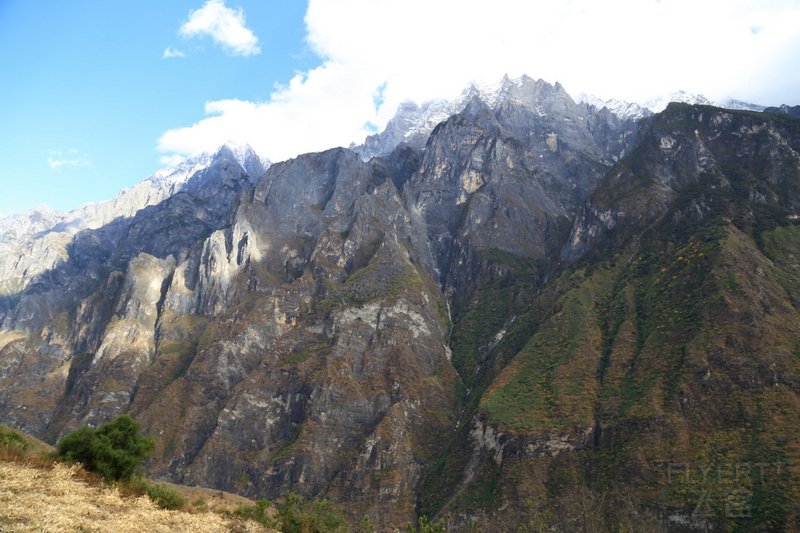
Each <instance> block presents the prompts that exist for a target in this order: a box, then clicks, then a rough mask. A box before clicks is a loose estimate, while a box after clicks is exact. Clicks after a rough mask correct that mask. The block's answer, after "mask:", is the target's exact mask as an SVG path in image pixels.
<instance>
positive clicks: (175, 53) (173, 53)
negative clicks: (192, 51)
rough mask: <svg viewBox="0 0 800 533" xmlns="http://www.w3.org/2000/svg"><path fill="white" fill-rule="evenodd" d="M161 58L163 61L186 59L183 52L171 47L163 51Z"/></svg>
mask: <svg viewBox="0 0 800 533" xmlns="http://www.w3.org/2000/svg"><path fill="white" fill-rule="evenodd" d="M161 57H162V58H163V59H171V58H173V57H186V54H184V53H183V51H181V50H178V49H177V48H172V47H171V46H168V47H166V48H165V49H164V53H163V54H161Z"/></svg>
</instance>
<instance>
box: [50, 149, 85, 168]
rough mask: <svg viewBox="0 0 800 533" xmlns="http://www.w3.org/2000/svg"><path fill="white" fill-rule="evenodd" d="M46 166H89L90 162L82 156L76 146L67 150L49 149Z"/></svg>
mask: <svg viewBox="0 0 800 533" xmlns="http://www.w3.org/2000/svg"><path fill="white" fill-rule="evenodd" d="M47 166H49V167H50V168H51V169H53V170H58V169H59V168H63V167H90V166H92V163H91V162H90V161H89V160H88V159H86V157H85V156H83V155H82V154H81V152H80V150H78V149H77V148H70V149H68V150H50V151H49V152H48V156H47Z"/></svg>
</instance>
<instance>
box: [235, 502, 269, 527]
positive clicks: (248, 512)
mask: <svg viewBox="0 0 800 533" xmlns="http://www.w3.org/2000/svg"><path fill="white" fill-rule="evenodd" d="M268 512H269V501H267V500H258V501H257V502H256V503H255V505H240V506H239V507H238V508H237V509H236V510H235V511H234V512H233V514H235V515H236V516H240V517H242V518H245V519H249V520H254V521H256V522H258V523H259V524H261V525H263V526H265V527H270V528H271V527H275V520H273V519H272V518H271V517H270V516H269V514H268Z"/></svg>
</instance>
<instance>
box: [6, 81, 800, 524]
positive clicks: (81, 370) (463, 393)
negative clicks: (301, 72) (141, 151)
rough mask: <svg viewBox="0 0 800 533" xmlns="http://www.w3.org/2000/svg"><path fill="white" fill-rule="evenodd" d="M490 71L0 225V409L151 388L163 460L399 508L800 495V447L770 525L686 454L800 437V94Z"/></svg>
mask: <svg viewBox="0 0 800 533" xmlns="http://www.w3.org/2000/svg"><path fill="white" fill-rule="evenodd" d="M467 96H469V97H468V98H466V97H465V100H464V102H463V106H462V105H461V104H459V111H458V112H457V113H455V114H453V115H452V116H449V117H448V118H447V119H446V120H444V121H443V122H441V123H440V124H438V125H437V126H436V127H435V128H434V129H432V131H430V132H429V133H430V135H429V136H428V135H427V134H428V132H427V131H426V132H424V134H423V133H420V135H423V136H425V138H426V139H427V140H426V142H425V144H424V149H423V148H422V143H417V144H414V143H411V144H410V145H409V144H400V145H397V146H394V145H395V142H394V140H392V139H394V137H393V138H392V139H389V137H391V136H389V137H383V138H381V139H383V140H382V141H381V142H384V141H385V142H384V144H381V148H380V151H381V153H385V155H383V156H381V157H374V158H372V159H370V160H369V161H364V160H363V159H364V157H363V156H364V151H363V150H362V151H361V153H357V152H354V151H350V150H345V149H334V150H329V151H327V152H322V153H317V154H306V155H302V156H299V157H297V158H295V159H292V160H289V161H285V162H282V163H278V164H275V165H272V166H269V168H265V167H266V166H267V165H263V164H262V163H261V162H260V161H259V160H258V159H257V158H255V156H253V155H248V153H246V152H242V153H239V152H237V151H235V150H231V149H223V150H221V151H220V152H219V153H217V154H216V155H215V156H213V157H210V158H208V159H207V160H204V161H203V162H201V164H198V165H197V166H196V167H192V168H191V169H188V170H186V169H185V171H184V174H181V176H182V177H181V178H180V179H179V180H178V179H177V178H176V183H177V182H178V181H179V182H180V184H179V185H176V186H175V187H174V188H172V189H170V191H169V193H168V194H166V193H165V194H164V197H163V198H162V199H160V200H159V201H158V202H155V201H153V202H150V201H146V202H140V204H141V207H139V208H138V209H135V210H134V209H131V210H130V213H127V212H126V214H125V215H124V216H120V217H112V218H109V217H106V218H107V220H106V219H103V222H102V224H97V225H88V224H85V225H84V226H83V227H82V229H81V230H80V231H77V230H75V231H70V232H66V231H56V230H55V229H54V228H56V227H58V224H59V222H54V221H55V220H63V218H60V219H59V218H58V217H59V216H61V215H51V214H47V213H40V215H39V216H38V218H37V219H36V220H34V219H33V218H27V219H25V220H28V221H30V222H29V224H28V226H27V227H29V229H25V230H24V231H17V233H16V234H15V235H14V238H13V239H12V238H11V237H10V236H9V235H10V234H9V233H8V231H10V230H9V229H8V228H11V227H12V226H11V225H7V226H8V228H7V227H6V226H0V228H3V231H5V232H6V237H4V238H3V242H4V243H5V244H4V246H6V247H7V249H9V250H11V249H12V248H13V250H14V253H16V254H17V255H18V257H17V260H15V261H10V260H8V259H4V262H2V265H7V268H6V267H3V268H4V269H5V270H3V272H6V274H4V275H7V276H8V277H7V278H6V279H7V280H11V281H8V283H7V284H6V285H4V291H5V292H4V294H3V296H2V297H0V323H1V324H2V330H1V331H0V418H2V420H3V421H7V422H10V423H12V424H14V425H16V426H19V427H21V428H24V429H26V430H28V431H30V432H32V433H34V434H37V435H42V436H46V437H47V438H48V439H50V440H55V439H57V438H58V437H60V436H62V435H64V434H65V432H67V431H69V430H71V429H74V428H75V427H77V426H78V425H81V424H87V423H88V424H98V423H101V422H103V421H106V420H108V419H109V418H111V417H113V416H114V415H115V414H117V413H120V412H128V413H131V414H133V415H134V416H135V417H136V418H137V419H139V420H141V421H142V423H143V426H144V428H145V429H146V430H147V431H148V432H149V433H151V434H152V435H154V436H155V437H156V440H157V443H158V445H157V453H156V455H155V457H154V458H153V459H152V461H151V462H150V464H148V469H149V470H150V471H151V473H152V474H154V475H156V476H161V477H164V478H168V479H171V480H174V481H178V482H182V483H188V484H191V483H199V484H204V485H209V486H215V487H219V488H221V489H226V490H231V491H236V492H239V493H242V494H246V495H248V496H252V497H268V498H278V497H280V496H281V495H284V494H286V493H287V492H288V491H294V492H296V493H300V494H303V495H305V496H308V497H320V496H327V497H333V498H335V499H337V500H339V501H340V502H342V504H343V505H344V506H345V508H346V509H347V511H348V512H349V513H350V515H351V516H352V517H354V518H360V517H362V516H364V515H369V516H370V517H371V520H372V522H373V523H375V524H377V525H379V526H380V527H382V528H390V527H404V525H405V524H406V523H407V522H408V521H410V520H412V519H413V518H414V517H415V516H416V515H417V514H426V515H429V516H442V517H445V518H446V519H447V520H448V521H449V522H450V523H451V524H452V525H453V526H455V527H457V528H467V527H469V524H470V523H471V522H477V525H478V527H480V528H482V529H485V530H497V531H502V530H507V529H509V528H511V527H512V526H519V525H525V526H526V527H531V528H537V527H549V526H557V527H562V528H568V529H571V528H573V527H572V526H573V525H574V523H575V522H574V521H575V520H578V522H579V523H580V524H584V525H586V526H587V527H589V524H595V523H597V524H603V526H602V527H605V528H614V527H618V528H625V527H633V528H642V527H646V528H651V529H657V528H658V527H671V526H675V525H676V524H683V525H687V524H688V525H689V526H697V527H705V526H707V525H709V524H714V525H718V524H722V525H731V524H733V525H739V524H740V523H741V524H745V525H747V524H751V525H756V526H758V527H762V526H763V527H772V526H774V525H776V524H777V525H778V526H780V525H781V524H787V523H789V521H791V520H796V516H795V514H792V513H793V511H791V508H790V506H789V505H788V504H785V502H787V501H791V500H790V498H793V497H794V494H796V492H795V491H796V490H797V486H798V485H797V482H796V480H797V478H796V473H795V472H794V471H792V470H791V469H789V468H787V469H784V470H783V471H782V472H783V474H781V476H784V477H780V479H778V478H776V480H777V481H776V482H775V483H771V482H770V483H761V484H758V483H755V481H753V479H752V476H751V478H748V480H749V481H748V482H747V483H749V484H747V485H742V486H743V487H744V488H745V489H746V490H748V491H750V494H751V496H752V498H751V500H748V501H749V502H750V505H751V509H757V510H758V512H757V513H756V515H754V516H755V518H753V522H752V523H747V524H746V523H745V522H742V521H741V520H740V521H739V522H737V521H736V520H738V519H733V518H731V517H729V516H725V515H724V513H723V511H724V509H725V501H723V500H722V499H719V498H717V499H716V500H709V502H710V503H709V506H710V508H711V509H712V511H713V512H712V513H710V514H709V515H708V516H704V517H702V519H697V517H693V516H692V515H691V508H692V506H693V505H694V504H696V502H695V500H696V496H697V494H696V493H695V492H696V491H695V492H692V490H694V489H696V488H697V487H688V486H685V485H684V484H681V483H679V482H676V483H672V481H673V480H672V479H670V480H669V481H670V482H668V483H665V482H663V481H664V478H663V477H662V476H661V474H662V473H664V472H663V468H664V464H665V463H664V461H667V462H668V463H669V464H672V463H675V464H683V465H690V467H694V466H703V467H706V466H708V465H709V464H714V465H717V464H720V462H723V463H725V464H728V463H732V462H735V461H738V462H740V463H742V462H748V461H749V462H754V461H756V460H759V461H762V462H766V461H772V463H770V464H773V463H775V464H777V463H778V462H780V461H791V460H795V459H796V456H797V451H796V449H794V448H793V444H791V443H793V442H797V441H798V437H799V436H798V435H796V427H795V426H796V424H790V423H789V420H790V419H791V417H793V416H796V415H797V414H798V410H797V408H796V405H797V404H798V403H797V402H798V399H797V395H798V393H800V389H798V383H799V382H798V378H797V376H798V375H800V374H798V372H799V370H798V368H797V353H796V350H797V346H798V345H800V322H798V320H800V318H798V317H800V315H798V308H797V305H798V302H800V292H798V289H797V287H800V281H798V279H800V278H798V276H800V270H798V267H797V264H796V263H797V260H796V259H797V255H798V254H799V253H800V251H798V250H797V246H796V244H795V243H796V241H797V240H798V239H797V237H798V236H799V235H796V234H797V231H796V226H795V225H794V224H795V221H796V220H797V219H798V213H800V205H798V204H799V203H800V157H798V150H800V134H798V124H797V121H796V119H793V118H791V117H788V116H780V115H772V114H761V113H748V112H734V111H725V110H720V109H717V108H712V107H704V106H687V105H673V106H670V107H669V108H668V109H667V110H666V111H665V112H664V113H661V114H659V115H656V116H654V117H651V118H649V119H647V120H646V121H645V122H642V123H640V124H635V123H633V122H630V121H624V120H621V119H620V118H618V116H616V115H614V114H612V113H610V112H609V111H608V110H607V109H603V110H598V109H597V108H595V107H594V106H591V105H587V104H577V103H575V102H574V101H573V100H572V99H571V98H570V97H569V95H567V94H566V93H565V92H564V90H563V88H562V87H561V86H559V85H558V84H556V85H555V86H553V85H549V84H547V83H545V82H542V81H541V80H540V81H534V80H531V79H530V78H522V79H521V80H516V81H513V82H512V81H511V80H506V81H505V82H504V83H503V84H501V86H500V88H499V89H497V90H495V91H494V92H492V93H491V94H488V93H485V92H483V93H482V92H481V91H478V90H477V89H476V90H474V91H473V92H472V93H471V94H469V95H467ZM398 124H399V122H398ZM396 125H397V124H396ZM401 129H402V128H401ZM398 131H399V130H398ZM395 133H397V132H395ZM398 135H399V133H398ZM398 135H395V137H397V136H398ZM381 139H376V141H375V142H378V140H381ZM395 140H396V139H395ZM389 145H392V146H391V148H390V147H389ZM389 150H391V151H389ZM151 204H152V205H151ZM137 205H139V204H137ZM103 216H105V215H103ZM98 217H100V218H98V220H99V219H101V218H102V217H101V216H100V215H98ZM53 224H55V226H54V225H53ZM20 227H24V226H20ZM50 234H52V235H58V239H57V242H55V241H53V242H52V243H51V242H50V241H47V240H46V239H45V238H44V236H46V235H50ZM29 235H36V236H35V237H33V238H31V237H30V236H29ZM31 243H33V244H31ZM26 262H27V263H28V264H31V265H33V264H35V265H37V266H36V268H34V269H33V270H29V271H27V273H26V271H25V268H23V267H22V265H23V264H25V263H26ZM20 269H21V270H20ZM787 428H788V429H787ZM698 439H699V440H698ZM696 442H702V443H703V444H702V445H696V444H692V443H696ZM720 454H721V455H720ZM715 461H716V462H715ZM706 488H708V487H706ZM726 488H727V489H730V488H731V487H728V486H727V485H724V486H723V485H720V486H717V485H714V487H711V489H713V490H712V492H714V491H718V489H719V490H722V489H726ZM711 489H709V490H711ZM714 493H715V494H716V492H714ZM764 502H773V503H774V502H777V503H776V505H777V507H776V508H775V509H773V510H772V511H770V512H767V511H765V510H764V509H765V507H764V505H766V504H765V503H764ZM781 502H784V503H781ZM759 506H761V507H759ZM720 509H722V510H723V511H719V510H720ZM776 509H777V510H776ZM718 511H719V512H718ZM715 513H716V514H715ZM576 516H577V517H578V518H575V517H576ZM765 516H768V517H772V518H765ZM776 517H777V518H776ZM751 518H752V517H751ZM769 520H773V521H772V522H770V521H769ZM687 527H688V526H687Z"/></svg>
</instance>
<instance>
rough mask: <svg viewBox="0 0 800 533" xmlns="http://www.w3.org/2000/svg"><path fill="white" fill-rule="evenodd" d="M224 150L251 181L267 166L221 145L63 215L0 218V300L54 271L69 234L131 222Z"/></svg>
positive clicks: (45, 211) (47, 212) (249, 153)
mask: <svg viewBox="0 0 800 533" xmlns="http://www.w3.org/2000/svg"><path fill="white" fill-rule="evenodd" d="M224 151H227V153H228V154H230V155H232V156H233V158H234V159H235V160H236V161H237V162H238V163H239V164H240V165H241V166H242V168H244V169H245V171H246V172H247V173H248V175H250V176H251V178H252V179H257V178H258V177H260V176H261V174H262V173H263V172H264V171H265V170H266V169H267V168H268V167H269V165H270V162H269V160H267V159H263V158H261V157H259V156H258V154H256V152H255V151H254V150H253V149H252V148H251V147H250V146H247V145H244V146H240V145H235V144H233V143H227V144H225V145H223V146H222V147H220V149H219V150H218V151H217V152H215V153H214V154H209V153H203V154H200V155H198V156H196V157H192V158H189V159H187V160H185V161H184V162H182V163H180V164H178V165H177V166H175V167H171V168H166V169H162V170H158V171H157V172H155V173H154V174H153V175H152V176H150V177H148V178H146V179H144V180H142V181H140V182H139V183H137V184H136V185H133V186H132V187H129V188H127V189H124V190H123V191H122V192H120V193H119V194H118V195H117V196H116V197H115V198H113V199H111V200H108V201H105V202H100V203H97V204H86V205H82V206H80V207H78V208H76V209H74V210H72V211H70V212H68V213H64V212H60V211H55V210H53V209H50V208H49V207H46V206H42V207H37V208H35V209H32V210H30V211H27V212H24V213H18V214H14V215H10V216H8V217H5V218H1V219H0V295H2V294H4V293H9V292H15V291H18V290H20V289H22V288H24V287H21V285H20V283H21V281H20V280H22V279H23V278H25V279H28V280H30V279H32V278H33V277H34V276H35V275H36V274H38V273H40V272H45V271H47V270H50V269H52V268H54V267H55V266H56V265H57V264H58V262H59V261H61V260H62V259H63V258H65V257H67V254H68V250H67V246H68V245H69V243H70V242H71V241H72V239H73V237H74V236H75V234H77V233H78V232H80V231H83V230H87V229H89V230H91V229H97V228H101V227H103V226H105V225H106V224H108V223H109V222H111V221H113V220H115V219H118V218H131V217H133V216H135V215H136V213H138V212H139V211H140V210H142V209H144V208H145V207H148V206H151V205H156V204H159V203H161V202H163V201H164V200H166V199H167V198H169V197H171V196H172V195H174V194H175V193H177V192H179V191H180V190H181V189H182V188H183V187H184V186H185V185H186V184H187V183H188V182H189V180H190V179H191V178H192V176H194V175H196V174H197V173H199V172H202V171H203V170H205V169H207V168H208V167H209V166H210V165H211V164H212V163H213V161H214V160H215V159H216V158H218V157H220V156H221V155H223V152H224Z"/></svg>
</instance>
